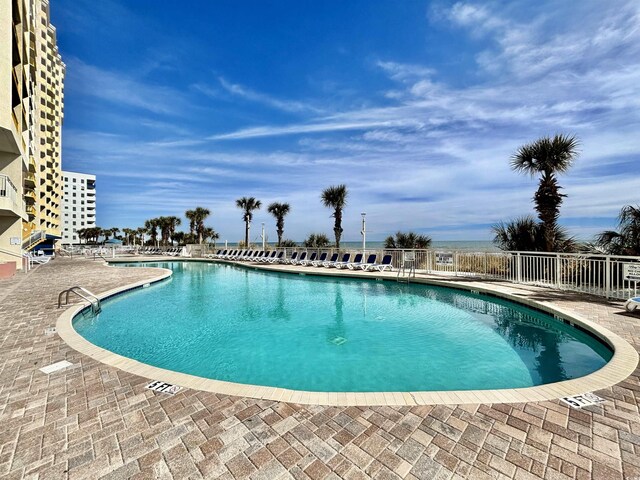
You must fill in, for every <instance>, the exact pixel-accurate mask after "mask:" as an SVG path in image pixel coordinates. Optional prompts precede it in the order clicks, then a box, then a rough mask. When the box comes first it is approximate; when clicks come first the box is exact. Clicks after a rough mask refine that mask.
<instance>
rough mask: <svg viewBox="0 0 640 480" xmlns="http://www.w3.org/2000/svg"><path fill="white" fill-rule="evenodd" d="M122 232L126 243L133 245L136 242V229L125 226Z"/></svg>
mask: <svg viewBox="0 0 640 480" xmlns="http://www.w3.org/2000/svg"><path fill="white" fill-rule="evenodd" d="M122 233H124V240H125V244H126V245H132V244H133V243H135V235H136V231H135V230H134V229H132V228H123V229H122Z"/></svg>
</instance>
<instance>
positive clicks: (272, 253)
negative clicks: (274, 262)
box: [260, 250, 278, 263]
mask: <svg viewBox="0 0 640 480" xmlns="http://www.w3.org/2000/svg"><path fill="white" fill-rule="evenodd" d="M277 254H278V252H276V251H275V250H274V251H272V252H271V254H270V255H263V256H262V258H261V259H260V262H261V263H268V262H269V260H271V259H272V258H276V255H277Z"/></svg>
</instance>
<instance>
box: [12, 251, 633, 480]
mask: <svg viewBox="0 0 640 480" xmlns="http://www.w3.org/2000/svg"><path fill="white" fill-rule="evenodd" d="M156 275H157V274H156V272H155V271H154V270H153V269H146V268H135V269H121V268H112V267H108V266H106V265H104V264H103V263H102V262H97V261H92V260H86V259H83V258H81V259H68V258H59V259H56V260H54V261H52V262H50V263H49V264H47V265H43V266H40V267H38V268H37V269H35V270H34V271H32V272H30V273H29V274H27V275H19V276H16V277H14V278H12V279H8V280H0V326H1V327H2V329H1V331H0V478H52V479H62V478H114V479H115V478H141V479H142V478H176V479H183V478H229V479H232V478H236V479H238V478H259V479H274V478H291V477H293V478H312V479H321V478H347V479H357V478H410V479H413V478H421V479H422V478H423V479H432V478H443V479H448V478H473V479H476V478H478V479H482V478H517V479H534V478H548V479H573V478H578V479H583V478H584V479H586V478H598V479H600V478H602V479H617V478H626V479H633V478H637V479H640V413H639V410H638V404H639V398H640V370H639V369H637V368H636V371H635V373H634V374H633V375H632V376H630V377H629V378H628V379H627V380H625V381H623V382H621V383H619V384H617V385H615V386H613V387H611V388H607V389H604V390H600V391H598V392H596V393H598V395H600V396H602V397H604V398H605V399H606V400H607V401H606V403H605V404H604V405H602V406H598V407H588V408H586V409H583V410H570V409H569V408H567V407H566V406H564V404H561V403H560V402H559V401H555V400H554V401H545V402H538V403H536V402H532V403H519V404H499V405H491V404H480V405H447V406H444V405H436V406H433V405H428V406H416V407H408V406H407V407H326V406H315V405H297V404H292V403H280V402H274V401H266V400H255V399H250V398H242V397H233V396H227V395H221V394H213V393H208V392H199V391H195V390H191V389H189V390H185V391H183V392H181V393H179V394H177V395H175V396H173V397H170V396H166V395H163V394H156V393H154V392H151V391H149V390H146V389H144V386H145V385H146V384H147V383H148V379H146V378H142V377H139V376H136V375H133V374H130V373H126V372H124V371H121V370H118V369H116V368H113V367H109V366H107V365H104V364H102V363H99V362H97V361H95V360H93V359H91V358H89V357H87V356H84V355H82V354H80V353H78V352H76V351H75V350H72V349H71V348H70V347H68V346H67V345H66V344H65V343H64V342H63V341H62V340H61V339H60V338H59V337H58V336H57V335H55V334H54V335H45V334H44V330H45V328H47V327H51V326H54V325H55V323H56V320H57V318H58V316H59V314H60V311H59V310H58V309H57V308H56V307H57V294H58V293H59V292H60V291H61V290H63V289H65V288H69V287H71V286H73V285H82V286H84V287H86V288H88V289H89V290H92V291H95V292H96V293H99V292H103V291H107V290H110V289H112V288H115V287H117V286H119V285H123V284H129V283H133V282H136V281H141V280H146V279H149V278H152V277H154V276H156ZM511 287H513V286H511ZM517 288H518V290H519V292H520V294H521V295H523V297H525V298H534V299H538V300H543V301H547V302H551V303H552V304H554V305H557V306H558V307H561V308H564V309H569V310H573V311H575V312H577V313H578V314H579V315H580V316H582V317H584V318H586V319H588V320H591V321H594V322H597V323H599V324H601V325H603V326H604V327H606V328H608V329H609V330H611V331H613V332H614V333H616V334H618V335H620V336H621V337H623V338H624V339H625V340H627V341H628V342H629V343H630V344H632V345H633V346H634V347H635V348H636V350H640V316H638V315H630V314H626V313H624V312H623V310H622V308H621V303H607V302H604V301H600V300H597V299H593V298H589V297H585V296H578V295H573V294H566V293H560V292H550V291H547V290H542V289H534V288H531V289H530V288H526V287H522V286H518V287H517ZM60 360H68V361H69V362H71V363H73V367H70V368H68V369H65V370H62V371H60V372H57V373H52V374H50V375H45V374H43V373H41V372H40V371H39V370H38V369H39V368H41V367H42V366H45V365H49V364H51V363H54V362H57V361H60Z"/></svg>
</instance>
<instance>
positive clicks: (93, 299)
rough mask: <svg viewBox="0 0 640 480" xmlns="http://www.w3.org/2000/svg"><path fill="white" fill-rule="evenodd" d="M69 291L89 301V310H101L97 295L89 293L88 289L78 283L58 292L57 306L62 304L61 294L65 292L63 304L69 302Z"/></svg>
mask: <svg viewBox="0 0 640 480" xmlns="http://www.w3.org/2000/svg"><path fill="white" fill-rule="evenodd" d="M78 290H80V291H78ZM71 293H75V294H76V295H78V296H79V297H81V298H82V299H84V300H85V301H87V302H89V303H90V304H91V311H92V312H93V313H94V314H98V313H100V312H101V311H102V305H100V299H99V298H98V297H97V295H95V294H93V293H91V292H90V291H89V290H87V289H86V288H83V287H81V286H80V285H76V286H75V287H71V288H67V289H66V290H63V291H61V292H60V294H59V295H58V308H60V307H61V306H62V296H63V295H65V294H66V297H65V301H64V305H68V304H69V294H71Z"/></svg>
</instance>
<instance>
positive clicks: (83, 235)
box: [76, 228, 89, 245]
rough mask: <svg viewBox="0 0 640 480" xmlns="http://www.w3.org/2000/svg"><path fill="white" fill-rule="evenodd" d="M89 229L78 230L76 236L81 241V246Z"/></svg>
mask: <svg viewBox="0 0 640 480" xmlns="http://www.w3.org/2000/svg"><path fill="white" fill-rule="evenodd" d="M87 230H89V229H88V228H79V229H77V230H76V234H77V235H78V240H80V245H82V239H83V238H85V239H86V237H85V235H86V233H87Z"/></svg>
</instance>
